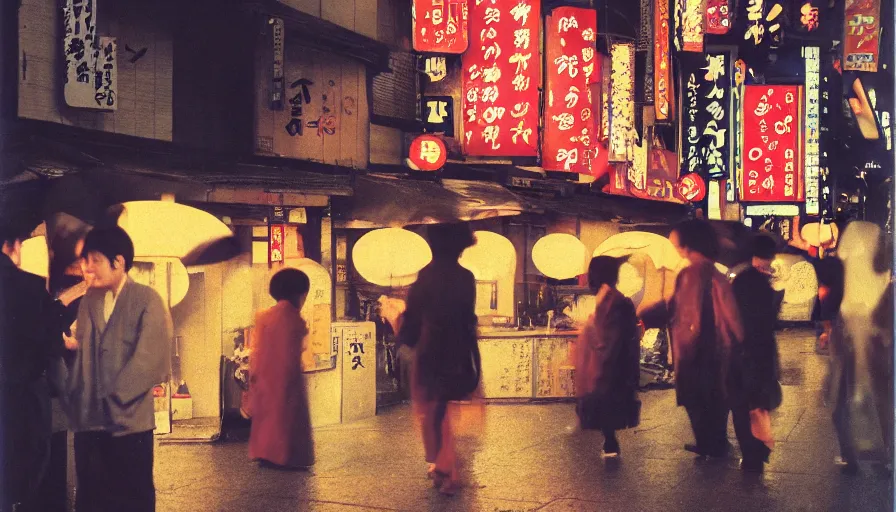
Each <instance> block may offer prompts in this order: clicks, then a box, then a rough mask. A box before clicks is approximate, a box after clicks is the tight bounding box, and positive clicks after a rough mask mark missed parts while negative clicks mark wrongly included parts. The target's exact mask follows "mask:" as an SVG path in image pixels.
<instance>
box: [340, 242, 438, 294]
mask: <svg viewBox="0 0 896 512" xmlns="http://www.w3.org/2000/svg"><path fill="white" fill-rule="evenodd" d="M430 261H432V251H431V250H430V249H429V244H427V243H426V240H424V239H423V237H422V236H420V235H418V234H416V233H413V232H411V231H407V230H404V229H401V228H386V229H378V230H376V231H371V232H369V233H367V234H366V235H364V236H362V237H361V238H360V239H359V240H358V241H357V242H356V243H355V247H354V249H352V262H353V263H354V266H355V270H357V271H358V274H360V275H361V277H363V278H364V279H366V280H367V281H369V282H371V283H373V284H378V285H380V286H408V285H410V284H411V283H413V282H414V281H416V280H417V273H418V272H420V269H422V268H423V267H425V266H426V265H427V264H428V263H429V262H430Z"/></svg>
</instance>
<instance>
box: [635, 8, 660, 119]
mask: <svg viewBox="0 0 896 512" xmlns="http://www.w3.org/2000/svg"><path fill="white" fill-rule="evenodd" d="M653 3H654V0H641V24H640V26H639V27H638V48H637V50H638V53H640V54H642V55H643V56H644V74H643V79H644V82H643V83H642V84H640V85H641V86H642V87H643V89H640V90H643V100H644V104H645V105H653V102H654V97H653V96H654V89H655V86H654V83H653V82H654V79H655V76H656V71H655V69H654V64H655V62H654V59H653V51H654V47H653V39H654V34H653V23H654V19H653Z"/></svg>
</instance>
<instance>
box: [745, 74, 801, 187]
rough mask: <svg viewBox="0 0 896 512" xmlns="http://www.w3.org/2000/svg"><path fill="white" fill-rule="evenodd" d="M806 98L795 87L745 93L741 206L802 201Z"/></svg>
mask: <svg viewBox="0 0 896 512" xmlns="http://www.w3.org/2000/svg"><path fill="white" fill-rule="evenodd" d="M801 98H802V90H801V87H799V86H795V85H747V86H745V87H744V99H743V111H744V116H743V119H744V123H743V132H742V136H743V141H744V142H743V144H744V150H743V167H744V170H743V175H742V177H741V186H740V193H741V201H745V202H780V203H788V202H789V203H794V202H801V201H803V198H804V191H803V179H802V178H803V176H802V173H803V167H802V129H801V125H802V123H801V122H800V121H801V120H802V101H801Z"/></svg>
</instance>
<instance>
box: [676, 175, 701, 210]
mask: <svg viewBox="0 0 896 512" xmlns="http://www.w3.org/2000/svg"><path fill="white" fill-rule="evenodd" d="M678 193H679V194H680V195H681V197H683V198H685V199H687V200H688V201H690V202H692V203H696V202H699V201H702V200H703V198H704V197H706V182H705V181H703V177H702V176H700V175H699V174H697V173H694V172H692V173H690V174H685V175H684V176H682V177H681V179H680V180H678Z"/></svg>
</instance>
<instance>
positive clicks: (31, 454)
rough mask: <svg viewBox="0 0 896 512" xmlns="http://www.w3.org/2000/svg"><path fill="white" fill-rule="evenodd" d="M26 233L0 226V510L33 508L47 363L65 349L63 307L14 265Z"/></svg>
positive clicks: (46, 411)
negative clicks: (0, 248)
mask: <svg viewBox="0 0 896 512" xmlns="http://www.w3.org/2000/svg"><path fill="white" fill-rule="evenodd" d="M25 236H26V233H24V232H21V231H19V230H17V229H16V228H14V227H10V226H0V244H2V254H0V511H3V512H6V511H7V510H13V509H15V510H31V509H35V508H36V507H37V505H36V503H35V501H36V499H37V496H36V494H37V489H38V486H39V485H40V482H41V479H42V478H43V474H44V472H45V470H46V466H47V463H48V457H49V454H50V444H49V443H50V433H51V432H50V430H51V416H50V385H49V383H48V380H47V370H48V369H49V366H50V365H51V364H52V363H53V362H54V360H56V359H57V358H59V357H61V356H62V355H63V354H64V353H65V351H66V345H65V341H64V340H63V336H62V333H63V331H64V330H65V326H64V320H63V313H64V306H63V305H62V304H61V303H59V302H57V301H53V299H52V298H51V297H50V295H49V293H48V292H47V290H46V284H45V281H44V279H43V278H41V277H39V276H36V275H33V274H29V273H27V272H24V271H22V270H20V269H19V266H20V265H21V248H22V240H23V239H24V238H25Z"/></svg>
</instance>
